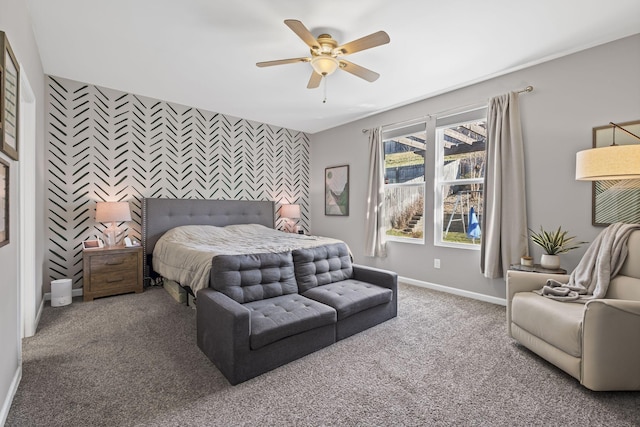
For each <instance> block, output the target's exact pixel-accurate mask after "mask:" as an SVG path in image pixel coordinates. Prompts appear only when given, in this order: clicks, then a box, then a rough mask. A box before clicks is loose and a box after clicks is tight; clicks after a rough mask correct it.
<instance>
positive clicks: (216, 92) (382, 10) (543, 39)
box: [27, 0, 640, 133]
mask: <svg viewBox="0 0 640 427" xmlns="http://www.w3.org/2000/svg"><path fill="white" fill-rule="evenodd" d="M27 2H28V6H29V10H30V13H31V16H32V20H33V26H34V33H35V36H36V40H37V43H38V46H39V49H40V55H41V57H42V63H43V66H44V71H45V73H46V74H49V75H53V76H58V77H64V78H68V79H72V80H77V81H81V82H85V83H90V84H95V85H99V86H104V87H108V88H113V89H118V90H122V91H126V92H130V93H134V94H138V95H142V96H148V97H152V98H157V99H161V100H165V101H170V102H175V103H179V104H184V105H188V106H192V107H197V108H201V109H205V110H210V111H215V112H218V113H223V114H226V115H231V116H236V117H241V118H245V119H250V120H256V121H259V122H265V123H269V124H272V125H277V126H282V127H286V128H290V129H295V130H301V131H305V132H308V133H315V132H318V131H322V130H325V129H328V128H331V127H335V126H338V125H341V124H344V123H348V122H350V121H353V120H356V119H359V118H362V117H366V116H368V115H371V114H374V113H377V112H380V111H384V110H388V109H391V108H394V107H397V106H400V105H405V104H408V103H411V102H414V101H417V100H420V99H424V98H428V97H430V96H434V95H436V94H439V93H443V92H446V91H449V90H452V89H455V88H459V87H462V86H465V85H468V84H471V83H475V82H478V81H482V80H485V79H488V78H490V77H494V76H497V75H501V74H504V73H507V72H510V71H514V70H517V69H520V68H523V67H526V66H529V65H533V64H536V63H539V62H542V61H546V60H549V59H553V58H556V57H559V56H562V55H566V54H569V53H573V52H576V51H579V50H582V49H586V48H589V47H592V46H595V45H598V44H602V43H606V42H609V41H612V40H616V39H619V38H622V37H626V36H629V35H632V34H636V33H640V1H639V0H608V1H603V0H532V1H521V0H483V1H479V0H440V1H427V0H394V1H390V0H349V1H346V0H323V1H304V0H269V1H267V0H235V1H231V0H229V1H220V0H108V1H107V0H102V1H99V0H27ZM285 19H298V20H301V21H302V22H303V23H304V24H305V25H306V26H307V28H308V29H309V30H311V32H312V33H313V34H314V35H315V36H317V35H319V34H320V33H322V32H328V33H329V34H331V35H332V36H333V37H334V38H335V39H336V40H338V42H339V43H346V42H348V41H351V40H354V39H357V38H360V37H363V36H365V35H368V34H370V33H373V32H376V31H378V30H384V31H386V32H387V33H388V34H389V36H390V38H391V43H389V44H387V45H383V46H379V47H376V48H373V49H369V50H365V51H362V52H357V53H355V54H353V55H351V56H349V57H348V58H347V59H349V60H350V61H352V62H355V63H356V64H358V65H362V66H364V67H367V68H369V69H372V70H374V71H376V72H378V73H380V74H381V77H380V78H379V79H378V80H377V81H375V82H373V83H369V82H366V81H364V80H362V79H359V78H357V77H355V76H353V75H351V74H348V73H346V72H344V71H337V72H336V73H335V74H333V75H331V76H329V78H328V80H327V83H328V85H327V97H328V100H327V102H326V103H325V104H323V103H322V100H323V98H324V95H323V87H322V86H320V88H318V89H312V90H311V89H307V88H306V85H307V82H308V80H309V77H310V74H311V65H310V64H308V63H298V64H287V65H282V66H275V67H269V68H258V67H256V65H255V63H256V62H260V61H269V60H275V59H284V58H292V57H300V56H307V55H308V54H309V50H308V48H307V47H306V45H305V44H304V43H303V42H302V40H300V39H299V38H298V37H297V36H296V35H295V34H294V33H293V32H292V31H291V30H290V29H289V28H288V27H287V26H285V25H284V23H283V21H284V20H285ZM533 83H534V84H535V82H533Z"/></svg>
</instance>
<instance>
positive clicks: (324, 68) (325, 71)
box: [311, 55, 340, 76]
mask: <svg viewBox="0 0 640 427" xmlns="http://www.w3.org/2000/svg"><path fill="white" fill-rule="evenodd" d="M311 66H312V67H313V69H314V70H315V72H316V73H318V74H320V75H322V76H328V75H329V74H332V73H333V72H334V71H336V70H337V69H338V67H339V66H340V63H339V62H338V60H337V59H336V58H334V57H333V56H328V55H319V56H314V57H313V59H312V60H311Z"/></svg>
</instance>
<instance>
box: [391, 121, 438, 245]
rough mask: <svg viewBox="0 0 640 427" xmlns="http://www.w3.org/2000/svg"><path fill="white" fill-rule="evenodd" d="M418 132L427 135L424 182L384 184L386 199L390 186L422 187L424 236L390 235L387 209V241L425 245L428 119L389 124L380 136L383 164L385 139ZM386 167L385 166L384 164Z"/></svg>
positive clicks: (426, 141)
mask: <svg viewBox="0 0 640 427" xmlns="http://www.w3.org/2000/svg"><path fill="white" fill-rule="evenodd" d="M418 132H423V133H424V137H425V156H424V175H423V180H422V182H402V183H392V184H387V183H385V184H384V195H385V199H386V195H387V189H388V188H400V187H402V188H408V187H422V200H423V203H422V218H423V224H424V225H423V228H422V237H421V238H419V237H408V236H407V237H405V236H394V235H389V234H387V232H388V231H389V230H390V229H391V228H388V227H387V221H388V220H389V219H388V212H387V211H386V210H385V212H384V217H385V218H384V221H385V226H384V240H385V241H386V242H401V243H409V244H415V245H424V244H425V243H426V234H427V233H426V231H427V226H426V224H427V215H426V213H427V210H426V207H427V204H426V196H427V186H426V182H427V177H426V175H427V164H428V163H427V156H426V150H427V149H428V127H427V120H426V119H425V118H422V119H420V120H417V121H415V122H411V123H404V124H403V125H401V126H393V127H391V126H389V127H387V128H383V129H382V132H381V135H380V138H381V140H382V153H381V154H382V159H383V165H384V163H385V161H386V155H385V152H384V151H385V149H384V146H385V141H388V140H390V139H393V138H396V137H401V136H407V135H412V134H415V133H418ZM383 167H384V166H383ZM384 172H385V175H386V167H384Z"/></svg>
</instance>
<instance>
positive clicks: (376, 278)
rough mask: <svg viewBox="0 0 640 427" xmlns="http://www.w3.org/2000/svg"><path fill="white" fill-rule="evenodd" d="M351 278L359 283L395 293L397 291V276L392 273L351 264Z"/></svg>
mask: <svg viewBox="0 0 640 427" xmlns="http://www.w3.org/2000/svg"><path fill="white" fill-rule="evenodd" d="M352 266H353V278H354V279H355V280H360V281H361V282H367V283H371V284H372V285H377V286H381V287H383V288H388V289H391V290H392V291H394V293H395V292H396V290H397V289H398V274H397V273H395V272H393V271H388V270H382V269H379V268H374V267H367V266H364V265H359V264H353V265H352Z"/></svg>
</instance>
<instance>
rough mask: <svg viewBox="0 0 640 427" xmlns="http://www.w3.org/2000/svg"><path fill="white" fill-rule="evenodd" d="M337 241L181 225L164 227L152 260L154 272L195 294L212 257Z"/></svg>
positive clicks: (241, 227) (254, 227)
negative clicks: (166, 228)
mask: <svg viewBox="0 0 640 427" xmlns="http://www.w3.org/2000/svg"><path fill="white" fill-rule="evenodd" d="M340 242H341V241H340V240H337V239H332V238H329V237H320V236H306V235H302V234H293V233H284V232H282V231H278V230H274V229H272V228H268V227H265V226H263V225H259V224H235V225H227V226H225V227H216V226H212V225H185V226H180V227H176V228H172V229H170V230H168V231H167V232H165V233H164V234H163V235H162V237H160V239H158V241H157V243H156V244H155V247H154V249H153V258H152V263H153V270H154V271H155V272H156V273H158V274H160V275H161V276H163V277H165V278H167V279H170V280H174V281H176V282H178V283H179V284H181V285H182V286H189V287H190V288H191V290H192V291H193V292H194V293H196V292H197V291H198V290H200V289H204V288H206V287H208V286H209V276H210V272H211V262H212V260H213V258H214V257H216V256H219V255H247V254H265V253H281V252H287V251H293V250H296V249H306V248H312V247H317V246H323V245H328V244H333V243H340Z"/></svg>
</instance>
